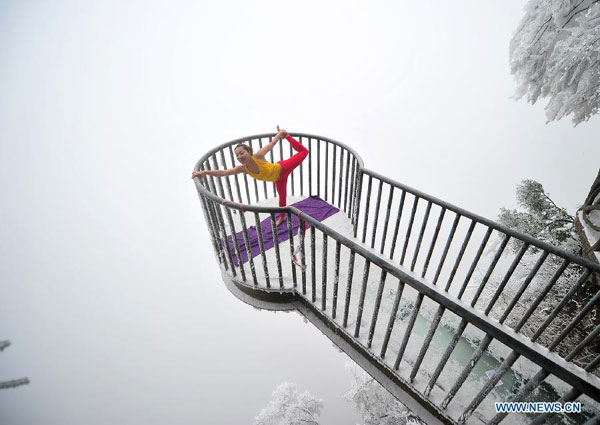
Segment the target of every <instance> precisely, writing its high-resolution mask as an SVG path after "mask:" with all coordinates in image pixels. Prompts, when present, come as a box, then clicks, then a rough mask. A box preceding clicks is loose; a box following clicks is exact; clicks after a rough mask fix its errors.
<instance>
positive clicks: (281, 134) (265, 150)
mask: <svg viewBox="0 0 600 425" xmlns="http://www.w3.org/2000/svg"><path fill="white" fill-rule="evenodd" d="M286 136H287V131H285V130H280V129H279V126H277V135H276V136H275V137H274V138H273V140H272V141H270V142H269V143H267V144H266V145H265V146H263V147H262V148H260V149H259V150H258V151H256V154H255V155H256V156H257V157H258V158H260V159H263V158H264V157H265V155H266V154H268V153H269V152H271V149H273V148H274V147H275V145H276V144H277V142H279V141H280V140H281V139H285V137H286Z"/></svg>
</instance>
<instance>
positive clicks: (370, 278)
mask: <svg viewBox="0 0 600 425" xmlns="http://www.w3.org/2000/svg"><path fill="white" fill-rule="evenodd" d="M301 199H302V198H301V197H291V198H290V199H289V201H288V202H289V203H290V204H291V203H294V202H297V201H299V200H301ZM275 202H276V200H274V199H272V200H267V201H263V202H261V203H260V204H259V205H261V206H276V204H275ZM240 214H242V213H241V212H239V211H237V212H236V214H234V220H235V221H236V223H235V225H236V228H237V230H238V231H240V230H241V220H240ZM244 214H245V218H246V223H247V224H248V223H252V225H254V223H255V218H254V213H250V212H246V213H244ZM259 217H260V219H261V220H263V219H264V218H266V217H268V215H267V214H260V215H259ZM323 224H325V225H326V226H327V227H329V228H330V229H332V230H335V231H337V232H339V233H340V234H342V235H345V236H347V237H352V235H353V225H352V223H351V222H350V220H349V219H348V218H347V216H346V215H345V214H343V213H338V214H335V215H333V216H331V217H330V218H328V219H326V220H325V221H324V222H323ZM359 224H360V223H359ZM381 225H382V226H383V224H381ZM413 225H415V224H413ZM359 228H360V226H359ZM388 229H389V226H388ZM463 230H465V229H463ZM381 231H382V232H383V228H382V229H381ZM401 231H402V228H401V227H400V226H399V231H398V232H399V233H400V232H401ZM440 233H441V232H440ZM482 233H483V232H479V233H477V232H474V233H473V234H474V235H475V236H472V238H473V239H476V238H477V237H479V238H480V239H479V240H481V239H482V238H483V236H484V235H483V234H482ZM463 234H464V233H463ZM299 236H300V235H296V236H295V237H294V241H293V245H292V248H295V247H296V246H297V245H298V244H299V243H300V238H299ZM358 236H359V238H358V239H359V242H361V238H360V233H359V235H358ZM429 237H430V238H431V235H429ZM310 238H311V230H310V229H309V230H307V232H306V234H305V252H306V258H305V259H304V263H305V264H306V265H307V267H306V271H305V280H306V294H304V296H305V297H306V299H307V300H312V299H314V300H315V301H314V304H315V305H316V306H318V307H319V308H321V306H322V301H323V297H325V313H326V314H327V316H328V317H329V318H330V319H331V320H334V321H335V322H336V323H337V324H338V325H339V326H341V327H344V316H345V314H347V322H346V323H345V329H346V330H347V331H348V332H349V333H350V334H352V335H354V334H355V332H356V329H357V326H356V324H357V322H358V319H359V305H360V300H361V295H362V290H363V287H364V304H363V310H362V314H361V318H360V320H361V321H360V326H359V327H358V337H357V339H358V341H359V342H360V343H361V344H363V345H364V346H367V345H368V339H369V334H370V328H371V326H372V322H373V318H374V312H375V305H376V299H377V295H378V291H379V287H380V284H381V269H379V268H378V267H375V266H373V265H371V267H370V268H369V271H368V275H367V276H366V281H365V280H364V278H365V270H366V261H365V259H364V258H362V257H361V256H360V255H355V258H354V267H353V269H352V273H353V276H352V281H351V285H349V284H348V283H349V282H348V277H349V276H348V275H349V262H350V257H351V252H350V250H349V249H348V248H346V247H344V246H343V245H342V246H341V249H340V259H339V271H338V277H337V296H336V297H334V283H335V282H336V265H335V257H336V241H335V240H334V239H332V238H331V237H327V239H328V242H327V249H326V250H325V249H324V238H325V236H324V234H323V233H322V232H320V231H319V230H316V231H315V258H314V259H313V258H312V255H311V252H310V251H311V250H310ZM425 240H426V238H425V237H423V241H425ZM430 240H431V239H429V241H430ZM429 241H427V242H423V247H422V250H423V251H422V252H421V254H420V255H421V259H420V261H421V262H420V263H419V261H417V262H416V263H415V268H414V269H415V271H414V272H411V271H410V268H405V271H406V272H407V273H409V274H410V273H413V274H415V276H417V277H420V275H421V273H420V272H421V271H422V268H423V264H424V259H423V258H424V257H425V255H426V253H427V251H426V250H427V249H429V245H428V244H429ZM402 242H403V241H402V239H401V238H398V241H397V243H402ZM444 242H445V241H443V242H442V241H440V242H439V246H436V248H438V250H439V251H441V250H442V249H443V246H444ZM289 244H290V242H289V241H285V242H282V243H281V244H280V247H279V248H280V249H279V251H280V259H281V264H282V273H283V280H284V282H285V283H284V286H285V287H286V288H291V287H292V276H293V275H292V267H295V268H296V281H297V285H296V290H297V291H298V292H299V293H301V294H302V284H301V282H302V271H301V269H300V268H299V267H297V266H294V265H293V262H292V259H291V256H290V255H291V254H290V245H289ZM362 245H363V246H364V247H365V248H366V249H368V250H369V251H371V252H373V253H375V254H378V255H382V254H381V253H380V252H381V249H380V248H379V249H378V247H377V246H376V245H375V247H371V243H369V241H365V243H363V244H362ZM472 245H473V246H475V248H474V249H475V250H476V249H477V247H478V246H479V242H478V241H477V242H474V243H473V244H472ZM498 245H499V242H498V241H497V240H494V239H491V241H490V243H489V245H487V249H486V250H485V251H484V252H483V254H482V256H481V259H480V261H479V263H478V265H477V267H476V269H475V271H476V272H475V273H473V276H471V280H470V284H469V286H467V290H466V291H465V294H464V296H463V299H464V300H465V301H469V300H470V299H471V298H472V296H473V294H474V290H475V289H476V288H477V287H478V285H479V284H480V283H481V281H482V279H483V277H484V274H485V273H486V269H487V267H488V266H489V264H490V263H491V262H492V257H493V256H494V254H495V252H496V249H497V247H498ZM407 246H408V247H410V246H411V245H410V244H408V245H407ZM413 248H414V247H413ZM408 250H409V248H407V249H406V251H408ZM433 252H435V253H436V254H437V255H438V256H439V255H441V254H440V253H439V252H436V251H435V250H434V251H433ZM457 253H458V251H457V250H456V249H455V250H450V251H449V253H448V256H447V261H448V264H447V266H446V269H450V268H451V267H452V265H453V264H454V260H455V258H456V255H457ZM265 255H266V259H267V267H268V270H269V279H270V282H271V287H272V288H277V287H278V274H277V267H276V258H275V250H274V249H271V250H268V251H267V252H266V253H265ZM400 255H401V252H396V253H395V260H391V261H393V263H395V264H397V263H398V259H397V257H399V256H400ZM469 255H471V257H469V256H467V254H465V258H472V257H474V256H475V252H472V253H469ZM324 256H326V257H327V267H326V268H323V257H324ZM383 256H384V257H386V255H385V253H384V254H383ZM387 257H388V258H389V256H387ZM431 257H432V258H433V257H434V255H432V256H431ZM407 258H410V257H407ZM513 259H514V255H510V253H509V252H508V251H507V254H506V255H504V256H502V257H500V261H498V263H497V264H496V267H495V270H494V272H493V273H492V274H491V275H490V278H489V282H490V289H491V290H492V292H493V290H494V289H495V287H496V286H497V284H498V282H499V281H500V279H501V278H502V276H503V274H504V272H505V271H506V270H507V269H508V267H510V264H511V263H512V261H513ZM438 260H439V258H438ZM313 261H314V262H315V267H314V270H315V273H314V277H313V273H312V262H313ZM528 261H535V257H532V259H530V260H528ZM254 262H255V271H256V275H257V281H258V284H259V287H264V286H265V275H264V269H263V266H262V264H261V262H262V258H261V257H260V256H257V257H255V258H254ZM468 263H469V264H467V265H470V261H469V262H468ZM409 264H410V263H409ZM431 264H437V263H436V262H435V261H434V260H433V259H432V260H431ZM246 267H247V268H248V264H247V263H246ZM521 268H522V269H523V270H521ZM530 268H531V265H524V266H521V265H520V266H519V267H517V268H516V270H515V272H514V276H513V277H514V282H513V280H511V281H510V282H511V285H512V286H515V287H518V286H519V284H520V282H522V281H523V280H524V279H525V278H526V276H527V274H528V272H529V270H530ZM324 271H325V273H326V275H325V277H326V279H325V280H326V289H325V290H326V292H325V294H324V293H323V287H322V282H323V277H324V275H323V272H324ZM435 272H436V270H435V269H434V270H431V269H429V270H428V273H426V278H425V281H429V279H432V278H433V277H434V276H435ZM552 272H553V271H552V270H548V271H547V272H546V273H544V275H547V274H548V273H552ZM449 276H450V272H449V271H447V270H446V271H445V272H444V273H440V274H439V276H438V286H440V285H441V286H444V285H445V284H446V283H447V280H448V279H449ZM458 276H459V273H456V274H455V282H459V283H462V279H464V277H465V276H466V271H463V274H461V275H460V278H458ZM246 278H247V282H248V283H249V284H251V283H252V279H251V277H250V273H249V271H247V273H246ZM313 279H314V282H315V288H314V292H313V288H312V282H313ZM540 279H541V278H540ZM363 282H364V283H365V285H364V286H363ZM429 283H431V282H430V281H429ZM398 287H399V282H398V280H397V279H396V278H394V277H390V276H387V277H386V279H385V281H384V283H383V290H382V292H381V305H380V308H379V309H378V310H377V311H378V314H377V321H376V325H375V326H374V333H373V336H372V341H371V345H370V346H371V352H372V353H373V355H374V356H376V357H378V356H380V355H381V349H382V346H383V344H384V338H385V335H386V330H387V328H388V326H389V324H390V317H392V321H391V323H392V324H393V329H392V332H391V336H390V338H389V343H388V346H387V350H386V352H385V357H384V358H383V361H384V362H385V363H386V364H387V365H388V366H389V367H390V368H394V366H395V363H396V360H397V353H398V351H399V349H400V346H401V343H402V340H403V337H404V335H405V331H406V329H407V326H408V323H409V318H410V316H411V314H412V311H413V308H414V306H415V303H416V302H417V300H418V298H419V297H418V292H417V291H416V290H415V289H413V288H412V287H410V286H408V285H404V286H403V291H402V297H401V301H400V306H399V308H398V311H397V313H396V314H395V315H394V316H392V311H393V304H394V299H395V296H396V292H397V290H398ZM508 289H509V290H512V291H514V290H515V289H514V288H512V287H508ZM538 289H539V288H538V286H537V284H536V282H535V281H534V282H532V284H531V287H530V288H529V289H528V291H531V292H532V293H535V291H537V290H538ZM452 292H453V291H452V290H451V291H450V293H452ZM454 292H455V293H456V292H457V289H455V290H454ZM482 296H483V297H482V298H481V301H482V303H481V304H482V305H483V306H486V305H487V302H488V301H489V294H488V293H483V294H482ZM486 297H487V298H486ZM524 297H525V296H524ZM334 298H336V299H337V303H336V314H335V318H333V300H334ZM501 302H502V301H501V300H500V301H499V303H498V304H497V306H498V311H503V310H504V309H503V308H502V307H506V304H504V306H502V304H501ZM346 305H348V307H347V308H346ZM476 306H477V307H479V305H478V304H476ZM438 308H439V306H438V304H437V303H435V302H433V301H432V300H430V299H428V298H427V297H424V298H423V300H422V303H421V306H420V309H419V313H418V314H417V316H416V320H415V323H414V327H413V328H412V332H411V333H410V338H409V341H408V344H406V349H405V351H404V353H403V356H402V361H401V362H400V363H399V367H398V373H399V375H400V376H401V377H403V378H404V379H407V380H408V376H409V375H410V373H411V371H412V368H413V366H414V364H415V362H416V360H417V357H418V354H419V351H420V349H421V346H422V344H423V342H424V338H425V336H426V335H427V333H428V331H429V329H430V326H431V323H432V320H433V318H434V316H435V313H436V311H437V310H438ZM482 309H483V307H482ZM494 311H495V310H494V309H492V314H493V313H494ZM346 312H347V313H346ZM492 317H494V316H493V315H492ZM460 321H461V318H460V317H458V316H456V315H455V314H454V313H451V312H450V311H447V310H446V311H445V312H444V314H443V316H442V319H441V321H440V324H439V326H438V327H437V329H436V332H435V334H434V337H433V339H432V341H431V345H430V346H429V348H428V350H427V352H426V355H425V357H424V359H423V361H422V363H421V366H420V368H419V372H418V373H417V375H416V377H415V379H414V381H413V383H412V384H413V386H414V387H415V388H416V389H417V390H418V391H420V392H423V391H424V390H425V387H426V386H427V384H428V381H429V379H430V376H431V372H432V371H433V370H434V369H435V368H436V366H437V365H438V362H439V360H440V358H441V356H442V355H443V353H444V351H445V350H446V348H447V346H448V344H449V342H450V340H451V339H452V337H453V336H454V334H455V333H456V328H457V327H458V324H459V323H460ZM484 336H485V334H484V333H483V332H482V331H481V330H479V329H478V328H476V327H474V326H472V325H470V324H469V325H467V327H466V329H465V331H464V333H463V334H462V336H461V338H460V339H459V341H458V343H457V345H456V347H455V349H454V350H453V352H452V355H451V356H450V358H449V361H448V362H447V363H446V365H445V367H444V369H443V371H442V373H441V374H440V376H439V378H438V379H437V381H436V384H435V387H434V389H433V390H432V392H431V395H430V397H431V399H432V400H438V403H439V401H441V399H442V398H443V397H444V395H445V394H446V392H447V391H448V390H449V389H450V388H451V387H452V385H453V384H454V382H455V381H456V378H457V376H458V375H459V374H460V373H461V372H462V370H463V368H464V367H465V366H466V364H467V362H468V360H469V359H470V357H471V355H472V354H473V353H474V351H475V349H476V347H477V345H478V344H479V343H480V342H481V340H482V339H483V338H484ZM511 351H512V350H511V349H509V348H508V347H506V346H505V345H503V344H501V343H500V342H498V341H496V340H493V341H492V343H491V344H490V346H489V347H488V348H487V349H486V350H485V352H484V354H483V356H482V358H481V359H480V360H479V361H478V362H477V364H476V365H475V367H474V369H473V371H472V372H471V373H470V374H469V377H468V378H467V381H466V382H465V383H464V384H463V385H462V386H461V387H460V389H459V390H458V392H457V394H456V396H455V398H454V399H453V401H452V402H451V403H450V405H449V406H448V409H449V411H450V412H454V411H456V412H457V415H459V414H460V413H462V410H464V408H465V407H466V405H467V404H468V403H469V402H470V401H471V400H472V399H473V398H474V397H475V395H476V394H477V393H478V392H479V390H480V389H481V388H482V387H483V386H484V385H485V383H486V381H487V380H489V379H490V371H495V370H496V369H497V368H498V366H499V365H500V364H501V362H502V360H503V359H504V358H505V357H506V356H507V355H508V354H509V353H510V352H511ZM539 369H540V368H539V367H538V366H537V365H535V364H534V363H532V362H531V361H529V360H527V359H524V358H520V359H519V360H517V362H516V363H515V364H514V365H513V366H512V367H511V368H510V369H509V370H508V372H507V373H506V374H505V375H504V376H502V379H501V383H499V384H497V385H496V386H495V388H494V389H493V390H492V391H491V393H490V394H489V395H488V396H487V397H486V398H485V399H484V401H483V402H482V403H481V404H480V405H479V407H478V409H477V410H476V416H478V417H481V418H483V417H486V418H488V419H489V418H491V416H493V413H494V410H493V409H494V402H496V401H506V400H509V399H510V398H511V397H512V396H513V395H514V394H515V393H516V391H517V390H518V389H519V388H520V387H521V386H522V385H523V383H524V382H526V381H527V380H528V379H529V378H530V377H532V376H533V375H534V374H535V373H536V372H538V371H539ZM569 389H570V386H568V385H566V384H565V383H564V382H563V381H561V380H559V379H556V378H554V379H552V377H549V378H548V379H546V381H544V383H543V384H542V385H541V386H540V387H539V389H538V390H537V399H538V400H541V401H546V400H548V401H554V400H556V399H558V398H559V397H560V396H561V395H563V394H564V393H566V392H567V391H568V390H569ZM597 408H598V406H597V403H595V402H592V401H591V400H589V403H586V409H588V410H589V411H590V412H591V411H596V410H595V409H597ZM513 419H515V420H516V417H515V418H513ZM520 420H521V421H522V423H526V422H527V417H525V416H522V417H521V419H520ZM529 420H530V418H529ZM514 423H518V422H514Z"/></svg>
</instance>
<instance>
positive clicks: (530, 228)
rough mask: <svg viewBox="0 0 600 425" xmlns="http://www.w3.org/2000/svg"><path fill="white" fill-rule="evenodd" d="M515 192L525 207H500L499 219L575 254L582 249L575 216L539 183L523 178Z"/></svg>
mask: <svg viewBox="0 0 600 425" xmlns="http://www.w3.org/2000/svg"><path fill="white" fill-rule="evenodd" d="M516 195H517V203H518V205H519V207H521V208H522V211H517V210H514V209H513V210H509V209H506V208H500V214H499V216H498V221H499V222H500V223H502V224H504V225H505V226H507V227H510V228H512V229H515V230H518V231H519V232H522V233H525V234H527V235H529V236H532V237H534V238H536V239H538V240H540V241H543V242H546V243H549V244H550V245H554V246H557V247H560V248H563V249H565V250H567V251H569V252H572V253H574V254H579V253H580V252H581V242H580V241H579V236H578V235H577V232H576V230H575V226H574V224H575V218H574V217H573V216H572V215H570V214H569V213H567V210H566V209H564V208H561V207H559V206H557V205H556V204H555V203H554V201H553V200H552V199H551V198H550V196H548V194H547V193H546V192H545V191H544V187H543V186H542V185H541V184H540V183H538V182H536V181H535V180H523V181H522V182H521V183H520V184H518V185H517V191H516ZM513 248H517V247H515V246H513Z"/></svg>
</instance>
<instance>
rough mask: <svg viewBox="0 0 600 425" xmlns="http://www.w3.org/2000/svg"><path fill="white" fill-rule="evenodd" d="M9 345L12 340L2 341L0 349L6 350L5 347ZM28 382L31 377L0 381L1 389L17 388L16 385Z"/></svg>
mask: <svg viewBox="0 0 600 425" xmlns="http://www.w3.org/2000/svg"><path fill="white" fill-rule="evenodd" d="M9 346H10V341H0V351H4V349H5V348H6V347H9ZM27 384H29V379H27V378H21V379H13V380H12V381H4V382H0V390H3V389H6V388H16V387H20V386H21V385H27Z"/></svg>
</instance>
